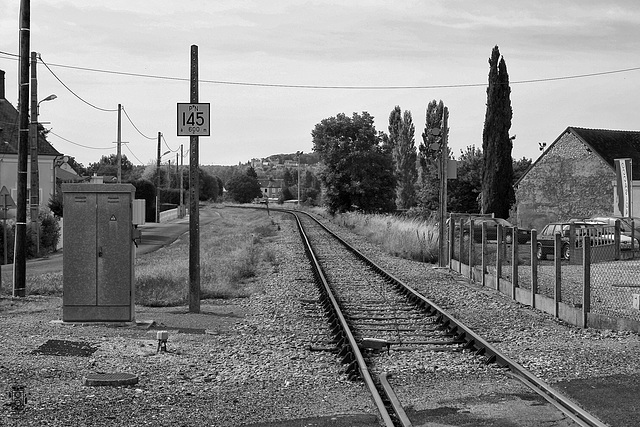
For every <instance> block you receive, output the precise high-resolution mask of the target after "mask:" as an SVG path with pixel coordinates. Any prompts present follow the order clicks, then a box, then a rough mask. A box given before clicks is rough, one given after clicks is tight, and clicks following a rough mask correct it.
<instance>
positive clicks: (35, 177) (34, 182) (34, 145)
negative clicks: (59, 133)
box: [29, 52, 57, 255]
mask: <svg viewBox="0 0 640 427" xmlns="http://www.w3.org/2000/svg"><path fill="white" fill-rule="evenodd" d="M34 53H35V52H34ZM32 59H33V58H32ZM33 68H34V69H33V70H32V73H34V72H35V67H33ZM35 80H36V79H35V78H32V80H31V84H32V85H37V83H35ZM32 92H33V93H32V96H31V102H32V105H31V126H30V133H31V189H30V193H31V194H30V195H29V206H30V208H31V209H30V211H31V225H32V227H33V231H34V232H35V236H36V239H35V240H36V242H35V243H36V255H39V254H40V227H39V226H38V214H39V212H40V172H39V168H38V115H39V113H40V104H41V103H43V102H45V101H52V100H54V99H56V98H57V96H56V95H54V94H51V95H49V96H47V97H46V98H44V99H42V100H41V101H40V102H37V103H36V105H35V109H34V108H33V101H34V100H35V99H37V89H36V86H34V87H33V88H32ZM54 185H55V182H54Z"/></svg>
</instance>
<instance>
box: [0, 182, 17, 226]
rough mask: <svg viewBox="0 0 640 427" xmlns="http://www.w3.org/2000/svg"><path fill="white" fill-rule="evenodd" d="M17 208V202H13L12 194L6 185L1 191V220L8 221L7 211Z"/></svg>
mask: <svg viewBox="0 0 640 427" xmlns="http://www.w3.org/2000/svg"><path fill="white" fill-rule="evenodd" d="M15 207H16V202H14V201H13V198H12V197H11V193H10V192H9V190H7V187H5V186H4V185H3V186H2V189H0V219H7V210H9V209H13V208H15Z"/></svg>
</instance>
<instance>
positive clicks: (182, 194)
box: [180, 144, 185, 218]
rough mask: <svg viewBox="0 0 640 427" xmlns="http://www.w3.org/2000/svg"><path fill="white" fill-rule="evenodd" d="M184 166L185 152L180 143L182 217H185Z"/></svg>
mask: <svg viewBox="0 0 640 427" xmlns="http://www.w3.org/2000/svg"><path fill="white" fill-rule="evenodd" d="M183 166H184V153H183V152H182V144H180V218H182V217H184V214H185V213H184V182H183V177H182V170H183Z"/></svg>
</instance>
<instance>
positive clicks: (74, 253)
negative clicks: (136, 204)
mask: <svg viewBox="0 0 640 427" xmlns="http://www.w3.org/2000/svg"><path fill="white" fill-rule="evenodd" d="M62 192H63V198H64V199H63V200H64V235H63V253H64V255H63V267H62V268H63V297H62V320H63V321H65V322H80V321H82V322H91V321H103V322H132V321H134V319H135V281H134V259H135V249H134V247H133V245H134V242H133V237H134V231H133V223H132V215H133V214H132V205H133V198H134V194H135V187H134V186H133V185H131V184H63V185H62Z"/></svg>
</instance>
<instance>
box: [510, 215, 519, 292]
mask: <svg viewBox="0 0 640 427" xmlns="http://www.w3.org/2000/svg"><path fill="white" fill-rule="evenodd" d="M517 287H518V227H512V228H511V298H513V299H516V288H517Z"/></svg>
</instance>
